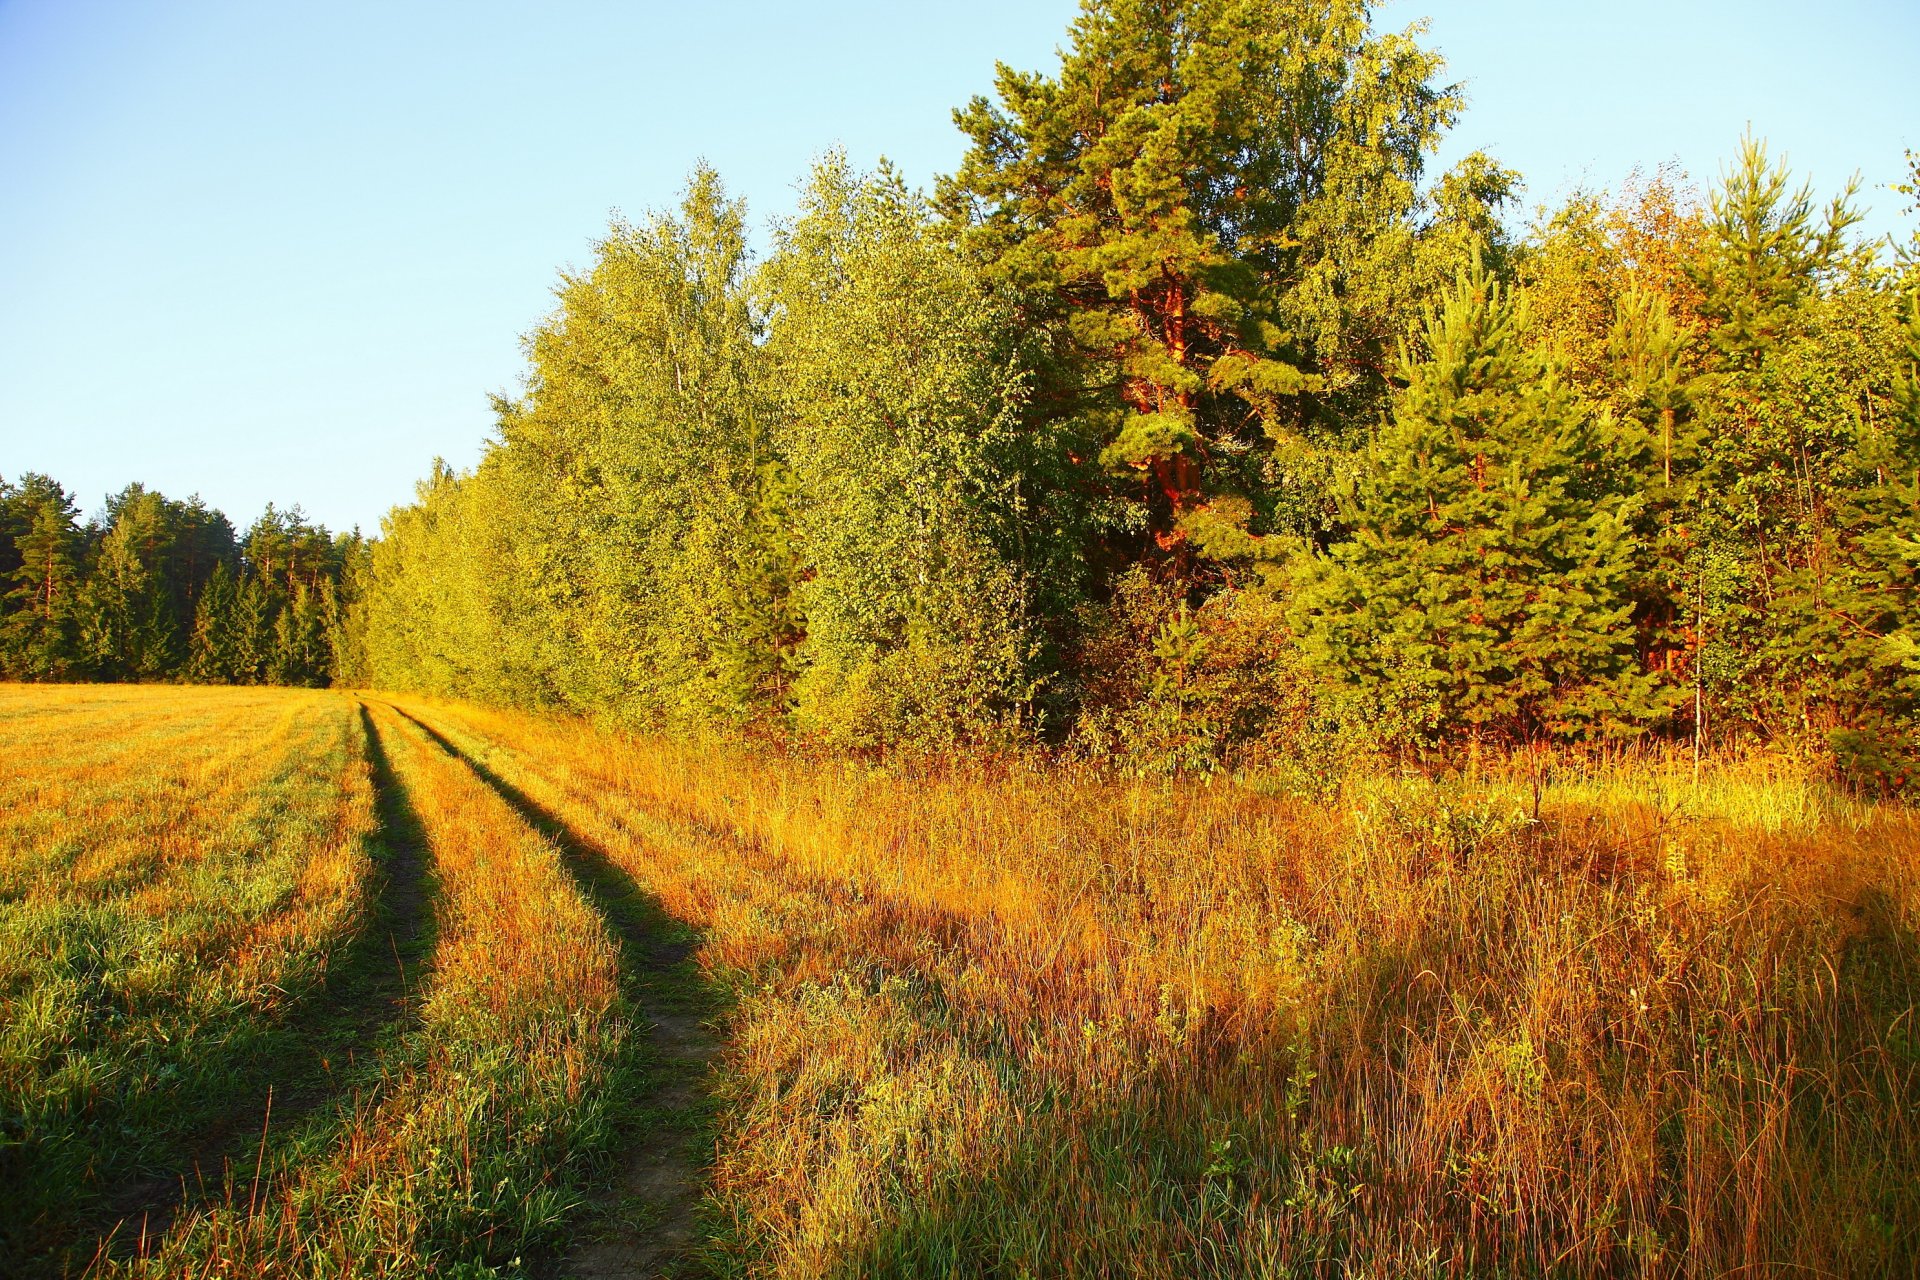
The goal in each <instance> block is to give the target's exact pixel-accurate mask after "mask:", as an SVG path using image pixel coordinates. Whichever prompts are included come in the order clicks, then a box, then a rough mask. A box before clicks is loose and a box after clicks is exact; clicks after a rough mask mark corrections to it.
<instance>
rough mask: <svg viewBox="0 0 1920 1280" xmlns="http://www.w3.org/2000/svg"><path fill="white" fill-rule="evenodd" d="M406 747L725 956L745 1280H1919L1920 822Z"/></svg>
mask: <svg viewBox="0 0 1920 1280" xmlns="http://www.w3.org/2000/svg"><path fill="white" fill-rule="evenodd" d="M408 706H409V710H410V711H411V712H412V713H413V714H415V715H418V716H419V717H420V718H421V719H423V720H425V721H427V722H429V723H431V724H433V725H435V726H436V727H437V728H438V730H439V731H440V732H442V733H444V734H446V735H447V736H448V738H449V740H450V741H452V742H453V743H454V744H455V745H456V746H458V747H459V749H460V750H461V751H463V752H465V753H469V754H471V755H472V756H473V757H474V758H475V759H476V760H479V761H481V762H482V763H483V766H484V767H485V768H486V769H488V770H489V771H490V772H492V773H494V774H497V775H498V776H499V777H501V778H503V779H504V780H506V781H507V782H508V783H509V784H510V785H512V786H513V787H514V788H516V789H518V790H520V791H521V792H523V793H524V794H525V795H526V796H528V797H529V798H530V799H532V800H533V801H534V802H535V803H536V804H538V805H540V806H541V807H542V808H544V809H545V810H547V811H548V812H549V813H551V814H553V815H554V816H555V817H557V818H558V819H559V820H560V821H562V822H564V823H565V824H567V825H568V826H569V827H570V828H572V829H573V830H574V831H576V832H577V833H579V835H580V836H581V837H582V838H584V839H586V840H589V841H591V842H592V843H593V844H594V845H595V846H597V847H598V848H599V849H601V850H602V851H604V852H605V853H606V854H607V856H609V857H610V858H612V859H613V860H615V861H616V862H618V863H619V864H620V865H621V866H623V867H624V868H625V869H627V870H628V871H629V873H630V874H632V875H633V876H634V877H635V879H636V880H637V881H638V882H639V883H641V884H642V885H643V886H644V887H645V888H646V889H647V890H648V891H650V892H651V893H653V894H655V895H657V896H658V897H659V899H660V900H661V901H662V903H663V904H664V905H665V906H666V908H667V909H668V910H670V911H671V912H673V913H674V914H675V915H678V916H680V917H682V918H683V919H686V920H689V921H693V922H696V923H697V924H699V925H700V926H701V927H702V928H703V929H704V931H705V936H706V942H705V946H704V948H703V951H702V954H701V961H702V963H703V964H704V965H705V966H706V968H707V969H708V971H709V972H710V973H711V974H712V975H713V976H714V978H715V979H716V980H717V981H720V982H722V983H724V984H726V985H727V986H728V987H729V988H730V989H731V990H732V991H733V993H734V1004H733V1008H732V1012H731V1014H730V1015H729V1018H728V1022H727V1026H726V1033H727V1034H726V1039H727V1049H726V1052H725V1056H724V1058H723V1062H722V1068H721V1071H720V1074H719V1078H718V1081H717V1086H716V1087H717V1088H718V1090H719V1093H720V1107H721V1110H720V1120H719V1132H718V1135H717V1146H716V1156H715V1164H714V1168H713V1171H712V1190H711V1193H710V1211H711V1213H712V1216H713V1222H712V1226H713V1229H714V1234H715V1244H714V1246H713V1251H712V1255H711V1257H710V1259H709V1261H711V1262H712V1264H713V1265H714V1267H715V1269H716V1270H718V1271H720V1272H722V1273H734V1274H753V1275H779V1276H788V1277H813V1276H828V1275H847V1276H853V1275H874V1276H884V1275H899V1276H907V1275H915V1276H924V1275H945V1274H957V1275H966V1274H980V1275H998V1276H1009V1277H1016V1276H1165V1277H1175V1276H1223V1277H1224V1276H1283V1275H1358V1276H1381V1277H1386V1276H1463V1275H1476V1276H1488V1275H1564V1276H1602V1275H1687V1276H1696V1275H1697V1276H1720V1275H1731V1274H1743V1275H1759V1274H1786V1273H1798V1274H1812V1275H1850V1276H1870V1275H1910V1274H1913V1273H1914V1271H1915V1269H1916V1267H1920V1028H1916V1026H1915V1017H1914V1009H1915V1007H1916V1004H1917V1003H1920V946H1917V945H1916V926H1920V874H1917V873H1920V852H1917V851H1920V840H1917V839H1916V837H1920V827H1917V826H1916V822H1915V818H1914V816H1913V815H1912V814H1911V813H1910V812H1908V811H1904V810H1897V809H1887V808H1874V807H1866V806H1854V805H1851V804H1847V803H1844V802H1841V801H1837V800H1833V799H1830V798H1825V797H1823V796H1822V795H1821V793H1819V792H1818V791H1817V790H1815V789H1812V788H1809V787H1807V786H1806V785H1804V784H1802V783H1798V782H1795V781H1793V780H1791V778H1786V777H1782V778H1766V777H1754V778H1743V777H1741V776H1738V775H1736V774H1729V775H1726V776H1724V777H1721V778H1717V779H1715V780H1714V781H1712V782H1711V783H1709V784H1707V785H1702V786H1694V785H1692V784H1690V783H1688V782H1686V781H1685V780H1684V779H1681V778H1677V777H1675V776H1674V775H1672V774H1656V773H1649V772H1645V771H1641V772H1637V773H1635V772H1629V773H1627V774H1624V775H1616V776H1608V775H1604V774H1603V775H1598V776H1593V777H1585V778H1576V779H1572V780H1571V781H1570V782H1568V783H1567V784H1565V785H1560V786H1552V787H1549V788H1548V790H1547V792H1546V794H1545V796H1544V799H1543V801H1542V802H1541V803H1540V804H1539V806H1538V809H1537V813H1536V812H1535V806H1534V805H1533V803H1532V801H1531V797H1530V796H1529V795H1528V793H1527V789H1526V788H1525V787H1524V786H1518V785H1511V784H1509V783H1506V782H1503V781H1501V780H1498V779H1492V780H1482V781H1476V782H1463V783H1444V784H1436V783H1432V782H1427V781H1416V780H1395V779H1377V780H1372V781H1364V782H1355V783H1352V784H1349V785H1348V786H1346V787H1345V788H1344V789H1343V790H1341V791H1340V792H1339V793H1338V794H1337V795H1336V796H1332V797H1324V796H1323V797H1316V798H1313V799H1303V798H1290V797H1287V796H1275V795H1262V794H1259V792H1258V791H1257V790H1256V789H1253V788H1249V787H1246V786H1234V785H1224V786H1215V787H1201V786H1178V787H1168V786H1164V785H1158V784H1153V783H1133V782H1126V781H1116V780H1113V779H1110V778H1103V777H1099V776H1094V775H1077V774H1074V773H1072V772H1065V771H1061V770H1059V769H1047V770H1041V769H1034V770H1025V769H1000V770H987V769H981V770H976V771H964V770H962V771H958V772H954V771H948V772H943V773H939V774H933V775H923V774H915V773H913V772H911V771H902V770H899V769H893V770H880V769H874V768H869V767H865V766H860V765H850V764H845V763H840V764H822V763H820V762H817V761H811V760H806V759H800V758H781V757H779V756H777V755H771V754H767V753H748V752H745V751H742V750H739V749H737V748H723V747H716V746H706V747H701V746H687V745H671V744H665V743H660V742H653V741H636V740H630V739H624V738H617V737H613V736H609V735H602V734H596V733H594V732H592V731H590V730H587V729H586V728H584V727H583V726H580V725H577V724H570V723H564V722H553V721H550V720H542V719H539V718H534V717H526V716H519V715H513V714H507V713H493V712H486V711H480V710H476V709H473V708H468V707H460V706H452V705H439V704H427V703H409V704H408Z"/></svg>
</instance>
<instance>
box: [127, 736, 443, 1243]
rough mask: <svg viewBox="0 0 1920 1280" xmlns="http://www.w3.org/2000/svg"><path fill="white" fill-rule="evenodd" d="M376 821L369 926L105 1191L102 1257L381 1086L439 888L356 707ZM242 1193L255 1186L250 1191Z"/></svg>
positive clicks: (150, 1238)
mask: <svg viewBox="0 0 1920 1280" xmlns="http://www.w3.org/2000/svg"><path fill="white" fill-rule="evenodd" d="M359 714H360V726H361V731H362V735H363V738H362V740H363V741H364V742H365V744H366V751H367V763H368V768H369V771H370V773H371V774H372V781H373V790H374V812H375V817H376V819H377V821H378V823H379V828H378V831H379V835H378V844H377V850H378V851H377V853H376V856H375V859H374V861H375V868H374V875H375V876H376V877H377V885H376V887H375V888H374V890H373V896H372V900H371V903H370V906H369V909H368V911H367V914H366V916H365V919H364V921H363V922H362V925H361V927H360V928H359V929H357V930H356V931H355V932H354V933H353V934H352V935H351V936H350V937H349V938H348V939H347V940H346V942H345V943H344V945H342V946H341V947H340V948H339V949H338V950H337V951H335V952H334V953H333V955H332V956H331V957H329V959H328V963H327V968H326V976H325V978H324V979H323V980H322V981H321V983H320V984H319V985H318V986H317V987H316V988H315V989H314V990H313V991H311V992H309V993H307V994H306V995H305V996H303V997H302V998H301V999H299V1000H298V1001H297V1002H296V1003H295V1004H294V1005H293V1007H292V1009H291V1011H290V1012H289V1013H288V1015H287V1016H286V1018H285V1020H284V1021H283V1022H282V1023H281V1024H280V1025H279V1026H278V1027H276V1028H274V1029H273V1030H272V1031H271V1032H270V1033H269V1034H268V1036H267V1037H266V1039H265V1040H264V1041H263V1040H261V1039H260V1038H249V1039H247V1040H246V1042H245V1049H244V1053H245V1054H246V1056H247V1058H248V1059H249V1060H248V1061H247V1062H245V1063H244V1064H236V1067H237V1069H238V1070H240V1071H242V1072H243V1073H244V1074H243V1075H242V1079H243V1081H244V1083H243V1084H241V1085H240V1087H238V1088H236V1089H234V1090H232V1091H231V1093H230V1095H229V1097H228V1098H227V1099H226V1100H225V1101H224V1102H223V1103H222V1104H221V1105H220V1106H219V1108H218V1109H217V1111H216V1112H214V1113H213V1114H211V1115H209V1116H208V1117H207V1118H206V1122H205V1123H204V1124H202V1125H200V1126H199V1127H198V1128H197V1130H196V1132H195V1134H194V1136H193V1138H192V1139H191V1140H190V1141H188V1142H186V1143H184V1144H181V1145H179V1146H177V1147H175V1148H174V1149H173V1150H171V1151H169V1152H167V1153H165V1155H166V1157H167V1158H166V1159H165V1160H164V1162H162V1163H160V1168H159V1169H158V1170H157V1171H153V1172H148V1173H147V1174H145V1176H139V1177H135V1178H132V1179H128V1180H126V1181H124V1182H122V1183H120V1184H119V1185H117V1186H113V1187H111V1188H108V1189H106V1191H105V1193H104V1195H103V1197H102V1206H101V1208H100V1210H99V1211H97V1212H96V1213H95V1214H93V1215H92V1218H93V1226H94V1229H95V1232H96V1233H97V1244H96V1247H95V1250H94V1254H93V1256H94V1257H95V1258H96V1259H98V1258H101V1257H106V1256H119V1257H126V1256H138V1255H139V1254H141V1253H143V1252H144V1251H145V1250H146V1248H147V1247H148V1246H149V1245H150V1244H151V1243H154V1242H156V1241H157V1240H158V1238H159V1237H160V1236H161V1235H163V1234H164V1233H165V1231H166V1229H167V1228H168V1226H169V1225H170V1224H171V1223H172V1222H173V1221H174V1219H175V1218H176V1217H178V1216H179V1214H180V1213H181V1212H182V1211H184V1210H187V1209H189V1208H191V1207H192V1206H193V1205H194V1204H196V1203H204V1202H206V1201H207V1200H209V1199H210V1198H212V1197H214V1196H217V1195H222V1194H224V1195H232V1194H234V1191H235V1187H236V1184H237V1185H238V1186H240V1187H245V1186H246V1182H247V1179H249V1178H252V1179H257V1178H258V1177H259V1175H260V1168H261V1161H260V1153H261V1151H262V1150H263V1149H264V1147H265V1144H266V1142H267V1140H268V1138H269V1137H270V1136H271V1137H282V1136H288V1135H292V1134H294V1133H296V1132H297V1131H298V1130H299V1129H300V1128H301V1127H302V1126H303V1125H304V1124H306V1123H307V1122H309V1121H311V1120H316V1119H319V1115H318V1113H320V1112H321V1111H322V1109H323V1108H324V1107H325V1106H326V1104H327V1103H329V1102H331V1101H335V1100H343V1099H347V1100H350V1099H352V1098H354V1097H355V1096H357V1095H359V1094H360V1093H362V1092H364V1091H365V1090H366V1089H369V1088H373V1087H376V1086H377V1083H378V1070H377V1067H378V1062H379V1058H380V1055H381V1052H382V1051H383V1050H385V1049H386V1048H388V1047H389V1046H391V1045H392V1044H394V1043H395V1042H397V1041H398V1040H399V1038H400V1037H401V1036H403V1035H404V1034H405V1033H406V1032H407V1031H408V1030H409V1029H410V1028H411V1027H413V1026H415V1025H417V1022H418V1016H419V1011H418V1007H417V1002H415V1001H414V999H413V996H414V994H415V993H416V992H417V991H419V990H420V988H421V986H422V983H423V981H424V979H425V977H426V970H427V967H428V964H429V960H430V957H431V956H432V953H433V946H434V939H435V935H436V932H437V930H436V928H435V922H434V904H435V902H436V900H437V898H438V887H437V884H436V882H435V879H434V876H433V874H432V870H431V865H430V857H429V854H428V852H427V844H426V836H425V827H424V825H423V824H422V821H421V819H420V815H419V813H418V812H417V811H416V810H415V809H414V807H413V805H412V803H411V802H410V801H409V800H408V799H407V796H406V791H405V789H404V788H403V787H402V785H401V784H400V781H399V779H398V777H397V776H396V775H395V774H394V771H393V766H392V764H391V762H390V761H389V759H388V757H387V752H386V748H385V746H384V745H383V744H382V742H381V740H380V734H379V731H378V730H377V729H376V728H375V727H374V724H373V720H372V717H371V716H369V715H368V713H367V708H366V705H365V704H364V703H363V704H361V705H360V708H359ZM241 1194H242V1195H243V1196H244V1195H246V1194H247V1192H245V1191H242V1192H241Z"/></svg>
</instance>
